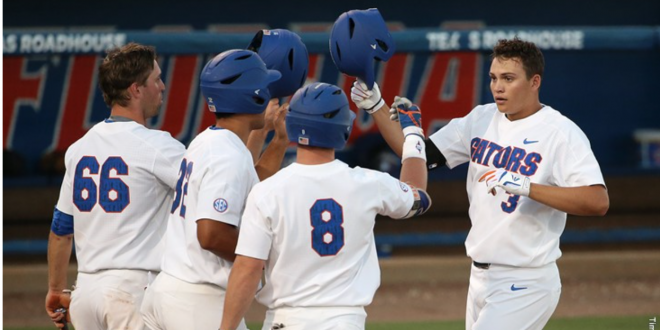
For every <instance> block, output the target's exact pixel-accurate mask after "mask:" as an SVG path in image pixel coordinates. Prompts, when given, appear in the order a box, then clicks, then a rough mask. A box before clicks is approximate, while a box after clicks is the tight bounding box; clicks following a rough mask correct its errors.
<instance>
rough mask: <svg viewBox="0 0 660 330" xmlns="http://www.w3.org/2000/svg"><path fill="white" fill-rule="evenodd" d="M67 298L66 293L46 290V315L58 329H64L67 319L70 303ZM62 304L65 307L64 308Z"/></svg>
mask: <svg viewBox="0 0 660 330" xmlns="http://www.w3.org/2000/svg"><path fill="white" fill-rule="evenodd" d="M68 296H69V295H68V294H66V293H62V292H61V291H54V290H48V294H46V313H47V314H48V316H49V317H50V319H51V320H52V321H53V323H55V326H56V327H57V328H60V329H61V328H64V326H65V325H66V322H67V321H68V318H69V317H68V313H66V309H67V308H69V306H68V303H69V301H70V298H68ZM63 303H64V304H67V305H66V306H65V305H63Z"/></svg>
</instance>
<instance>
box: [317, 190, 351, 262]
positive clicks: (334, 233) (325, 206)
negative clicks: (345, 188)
mask: <svg viewBox="0 0 660 330" xmlns="http://www.w3.org/2000/svg"><path fill="white" fill-rule="evenodd" d="M309 214H310V217H311V223H312V228H314V229H313V230H312V248H313V249H314V251H316V253H318V254H319V255H320V256H322V257H327V256H334V255H336V254H337V253H338V252H339V250H341V248H342V247H344V227H343V226H342V225H343V224H344V211H343V210H342V207H341V205H339V203H337V202H335V200H334V199H319V200H317V201H316V202H314V205H312V208H311V209H309Z"/></svg>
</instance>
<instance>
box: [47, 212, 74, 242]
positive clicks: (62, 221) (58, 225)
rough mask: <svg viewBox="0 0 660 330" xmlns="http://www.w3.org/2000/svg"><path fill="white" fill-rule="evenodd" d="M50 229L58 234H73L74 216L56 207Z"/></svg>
mask: <svg viewBox="0 0 660 330" xmlns="http://www.w3.org/2000/svg"><path fill="white" fill-rule="evenodd" d="M50 230H52V231H53V233H55V234H56V235H58V236H66V235H71V234H73V216H72V215H69V214H66V213H64V212H62V211H60V210H58V209H57V207H56V208H55V211H54V212H53V223H52V224H51V226H50Z"/></svg>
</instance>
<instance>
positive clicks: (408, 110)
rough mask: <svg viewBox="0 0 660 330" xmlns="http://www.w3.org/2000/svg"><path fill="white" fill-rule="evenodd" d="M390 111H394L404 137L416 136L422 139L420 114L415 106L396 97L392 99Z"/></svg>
mask: <svg viewBox="0 0 660 330" xmlns="http://www.w3.org/2000/svg"><path fill="white" fill-rule="evenodd" d="M392 110H396V114H397V116H398V120H399V123H401V128H402V129H403V135H404V136H407V135H409V134H416V135H419V136H420V137H421V138H424V131H423V130H422V112H421V111H420V109H419V107H418V106H417V105H415V104H413V103H412V102H410V100H408V99H407V98H405V97H399V96H396V97H395V98H394V103H392ZM390 112H394V111H390Z"/></svg>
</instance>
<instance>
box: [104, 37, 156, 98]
mask: <svg viewBox="0 0 660 330" xmlns="http://www.w3.org/2000/svg"><path fill="white" fill-rule="evenodd" d="M155 59H156V50H155V49H154V47H151V46H144V45H140V44H137V43H134V42H131V43H128V44H126V45H124V46H122V47H117V48H113V49H111V50H109V51H108V53H107V55H106V57H105V58H104V59H103V63H102V64H101V66H100V67H99V87H100V88H101V91H102V92H103V100H104V101H105V104H107V105H108V106H109V107H112V106H113V105H114V104H118V105H121V106H127V105H128V101H129V100H130V97H129V96H128V93H127V91H126V90H127V89H128V88H129V87H130V86H131V85H132V84H133V83H138V84H139V85H144V84H145V83H146V82H147V78H148V77H149V74H151V71H152V70H153V69H154V60H155Z"/></svg>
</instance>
